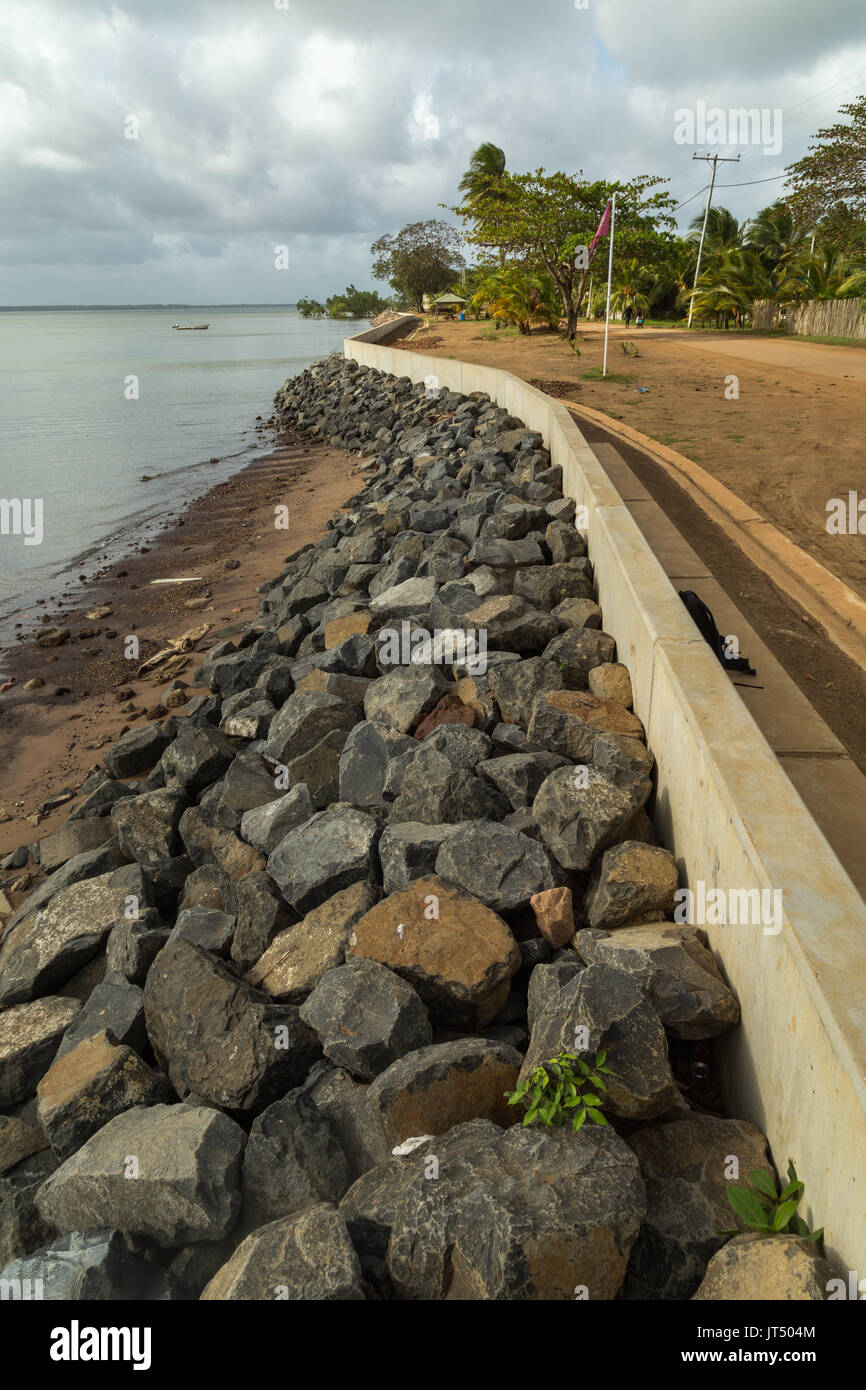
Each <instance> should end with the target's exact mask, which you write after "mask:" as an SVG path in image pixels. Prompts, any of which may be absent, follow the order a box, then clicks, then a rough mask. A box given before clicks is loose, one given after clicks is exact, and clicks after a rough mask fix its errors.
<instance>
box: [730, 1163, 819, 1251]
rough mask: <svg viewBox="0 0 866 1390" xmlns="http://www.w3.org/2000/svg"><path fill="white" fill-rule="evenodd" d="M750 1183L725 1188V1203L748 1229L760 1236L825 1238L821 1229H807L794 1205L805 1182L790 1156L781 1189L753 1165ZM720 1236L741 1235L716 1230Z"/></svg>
mask: <svg viewBox="0 0 866 1390" xmlns="http://www.w3.org/2000/svg"><path fill="white" fill-rule="evenodd" d="M748 1183H749V1184H751V1185H750V1186H746V1187H734V1186H729V1187H728V1202H729V1203H730V1205H731V1207H732V1208H733V1210H734V1211H735V1212H736V1214H737V1216H739V1218H740V1220H741V1221H745V1223H746V1225H747V1226H748V1227H750V1229H751V1230H753V1231H757V1232H758V1233H759V1234H760V1235H762V1236H802V1237H803V1238H804V1239H805V1240H814V1241H815V1242H817V1243H818V1244H819V1245H820V1242H821V1241H822V1240H823V1237H824V1228H823V1226H822V1227H821V1228H820V1230H817V1231H810V1230H809V1227H808V1226H807V1225H806V1223H805V1221H804V1220H803V1218H802V1217H801V1216H798V1215H797V1207H798V1206H799V1205H800V1200H801V1198H802V1196H803V1191H804V1184H803V1183H802V1182H801V1181H800V1179H799V1178H798V1177H797V1170H796V1168H795V1167H794V1163H793V1160H792V1159H790V1158H789V1159H788V1183H787V1185H786V1186H785V1187H783V1188H782V1190H781V1192H777V1191H776V1184H775V1183H774V1181H773V1179H772V1178H771V1177H770V1175H769V1173H767V1172H765V1171H764V1169H763V1168H755V1169H754V1170H753V1171H752V1172H751V1173H750V1174H749V1177H748ZM718 1234H719V1235H720V1236H741V1235H742V1234H743V1232H742V1231H741V1230H734V1231H719V1232H718Z"/></svg>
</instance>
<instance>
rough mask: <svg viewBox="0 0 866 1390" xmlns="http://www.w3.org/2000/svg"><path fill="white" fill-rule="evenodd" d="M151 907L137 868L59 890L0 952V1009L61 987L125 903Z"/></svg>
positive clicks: (23, 921) (93, 949) (96, 945)
mask: <svg viewBox="0 0 866 1390" xmlns="http://www.w3.org/2000/svg"><path fill="white" fill-rule="evenodd" d="M130 897H133V898H135V899H136V905H145V904H146V903H147V902H149V900H150V899H149V894H148V889H147V886H146V884H145V882H144V879H143V877H142V874H141V871H140V870H139V869H138V867H137V866H135V865H129V866H128V868H124V869H117V870H115V871H114V872H113V873H106V874H100V875H99V877H97V878H88V879H84V880H82V881H81V882H80V883H73V884H71V885H70V886H69V887H68V888H64V889H62V890H61V891H60V892H59V893H57V894H55V896H54V897H53V898H52V899H51V901H50V902H49V903H48V906H47V907H45V908H44V910H42V911H39V910H36V911H34V912H32V913H30V914H28V915H27V916H26V917H24V918H22V919H21V921H20V922H19V923H18V925H17V926H16V927H13V928H12V930H11V931H10V930H8V929H7V931H6V932H5V933H4V937H3V944H2V946H0V1004H19V1003H22V1002H23V1001H24V1000H27V999H32V998H33V997H34V995H41V994H47V993H48V991H49V990H52V989H56V988H57V986H58V985H62V984H64V983H65V981H66V980H68V979H69V978H70V976H72V975H74V974H75V972H76V970H79V969H80V968H81V966H83V965H86V964H87V962H88V961H89V960H92V958H93V957H94V956H95V955H96V954H97V952H98V951H99V949H100V948H101V946H102V945H103V943H104V942H105V940H106V938H107V936H108V933H109V932H110V931H111V928H112V927H113V926H114V923H115V922H116V921H117V920H118V918H120V917H122V916H123V915H124V909H125V908H126V907H128V906H129V899H130Z"/></svg>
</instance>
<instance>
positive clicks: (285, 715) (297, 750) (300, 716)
mask: <svg viewBox="0 0 866 1390" xmlns="http://www.w3.org/2000/svg"><path fill="white" fill-rule="evenodd" d="M357 717H358V715H357V711H356V710H355V709H354V708H353V707H352V705H350V704H347V703H346V701H345V700H340V699H338V697H337V696H336V695H329V694H327V693H326V692H325V691H318V690H308V691H301V692H297V691H296V692H295V694H294V695H290V696H289V698H288V700H286V703H285V704H284V705H283V707H282V709H281V710H280V712H279V714H278V715H277V716H276V718H275V719H274V721H273V723H272V724H271V727H270V732H269V734H268V741H267V743H266V744H265V752H266V753H267V755H268V756H269V757H270V758H273V759H274V760H275V761H276V762H278V763H282V764H285V763H287V762H289V761H290V760H292V759H294V758H299V757H300V756H301V754H302V753H309V752H310V749H312V748H315V746H316V744H317V743H320V742H321V740H322V739H323V738H324V737H325V735H326V734H330V733H333V731H334V730H336V729H342V730H343V731H344V732H346V733H348V732H349V730H350V729H351V728H352V726H353V725H354V724H355V722H356V720H357ZM298 780H299V779H298Z"/></svg>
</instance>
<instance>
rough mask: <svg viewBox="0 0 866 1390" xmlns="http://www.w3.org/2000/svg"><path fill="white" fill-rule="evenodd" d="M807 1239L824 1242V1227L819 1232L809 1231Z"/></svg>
mask: <svg viewBox="0 0 866 1390" xmlns="http://www.w3.org/2000/svg"><path fill="white" fill-rule="evenodd" d="M806 1239H807V1240H823V1239H824V1227H823V1226H820V1227H819V1228H818V1230H817V1231H807V1232H806Z"/></svg>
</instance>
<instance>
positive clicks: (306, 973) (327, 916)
mask: <svg viewBox="0 0 866 1390" xmlns="http://www.w3.org/2000/svg"><path fill="white" fill-rule="evenodd" d="M377 899H378V892H377V891H376V889H375V888H374V887H373V885H372V884H370V883H366V882H360V883H356V884H354V885H353V886H352V887H351V888H345V889H343V890H342V891H341V892H339V893H335V894H334V895H333V896H332V897H330V898H328V899H326V901H325V902H323V903H322V904H321V905H320V906H319V907H316V908H313V910H312V911H311V912H308V913H307V914H306V916H305V917H304V918H303V920H302V921H300V922H298V923H296V924H295V925H294V926H289V927H287V928H285V929H283V930H281V931H280V932H279V933H278V935H277V936H275V937H274V939H273V941H272V942H271V944H270V945H269V946H268V947H267V949H266V950H265V952H264V954H263V955H262V956H261V957H260V959H259V960H257V961H256V963H255V965H254V966H253V967H252V968H251V969H250V971H249V973H248V975H247V977H246V978H247V981H248V983H249V984H251V985H254V986H255V987H256V988H257V989H261V990H263V991H264V993H265V994H267V995H268V996H269V997H270V998H272V999H279V1000H284V1001H286V1002H289V1003H293V1004H295V1003H300V1002H301V1001H302V1000H303V999H305V998H306V996H307V995H308V994H309V993H310V991H311V990H313V989H314V988H315V987H316V985H317V984H318V982H319V980H320V979H321V978H322V976H323V975H324V974H325V972H326V971H327V970H333V969H334V968H335V967H336V966H338V965H342V964H343V961H344V960H345V959H346V951H347V948H348V946H349V942H350V939H351V936H352V931H353V929H354V927H355V923H356V922H358V921H359V920H360V919H361V917H363V916H364V914H365V913H366V912H369V910H370V908H371V907H373V905H374V903H375V902H376V901H377Z"/></svg>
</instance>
